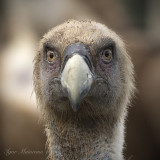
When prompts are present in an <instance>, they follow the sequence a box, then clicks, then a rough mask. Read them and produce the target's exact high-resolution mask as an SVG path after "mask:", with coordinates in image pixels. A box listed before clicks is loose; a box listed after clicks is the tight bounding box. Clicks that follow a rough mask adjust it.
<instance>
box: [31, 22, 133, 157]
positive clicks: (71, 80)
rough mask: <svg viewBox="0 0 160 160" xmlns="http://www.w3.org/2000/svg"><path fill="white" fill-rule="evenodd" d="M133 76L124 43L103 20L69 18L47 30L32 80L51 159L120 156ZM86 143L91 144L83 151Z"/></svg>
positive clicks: (37, 56)
mask: <svg viewBox="0 0 160 160" xmlns="http://www.w3.org/2000/svg"><path fill="white" fill-rule="evenodd" d="M133 81H134V78H133V65H132V63H131V60H130V57H129V55H128V54H127V52H126V49H125V46H124V43H123V41H122V40H121V38H120V37H119V36H118V35H117V34H116V33H115V32H113V31H112V30H110V29H108V28H107V27H106V26H105V25H103V24H100V23H97V22H94V21H76V20H70V21H67V22H65V23H63V24H61V25H59V26H57V27H55V28H53V29H51V30H50V31H49V32H48V33H47V34H45V35H44V37H43V39H42V40H41V41H40V46H39V51H38V53H37V55H36V57H35V64H34V85H35V92H36V95H37V99H38V102H39V105H40V108H41V111H42V113H43V115H42V116H43V117H44V119H45V121H46V132H47V137H48V144H49V153H50V157H51V159H63V158H64V159H70V160H71V159H89V158H90V159H92V160H94V159H96V158H97V157H98V159H104V158H106V157H107V158H108V159H109V158H110V159H114V157H116V158H118V159H119V160H120V159H123V158H122V157H123V156H122V155H121V153H122V148H123V128H124V126H123V122H124V118H125V116H126V111H127V109H126V108H127V105H128V103H129V101H130V98H131V95H132V93H133V89H134V83H133ZM66 134H68V136H66ZM82 134H83V135H82ZM55 137H57V138H55ZM101 141H103V142H101ZM118 143H119V144H118ZM84 144H85V145H86V148H87V147H89V146H94V147H93V148H94V149H93V148H92V149H91V148H89V149H88V150H90V151H89V152H88V151H85V149H84V146H83V145H84ZM96 144H97V147H96ZM116 144H117V145H118V146H116ZM108 145H110V147H108ZM56 146H57V147H56ZM113 146H115V147H113ZM73 148H74V149H73ZM108 148H110V150H111V151H112V152H110V151H109V149H108ZM73 150H74V151H73ZM82 151H83V152H82ZM85 152H86V156H85V154H84V153H85ZM95 154H97V157H96V156H95V157H94V155H95ZM100 157H101V158H100ZM107 158H106V159H107Z"/></svg>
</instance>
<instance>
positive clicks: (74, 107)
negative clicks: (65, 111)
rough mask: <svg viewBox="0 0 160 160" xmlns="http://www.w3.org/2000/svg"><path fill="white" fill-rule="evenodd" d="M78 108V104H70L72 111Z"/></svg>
mask: <svg viewBox="0 0 160 160" xmlns="http://www.w3.org/2000/svg"><path fill="white" fill-rule="evenodd" d="M78 108H79V104H78V103H77V104H72V109H73V111H74V112H77V111H78Z"/></svg>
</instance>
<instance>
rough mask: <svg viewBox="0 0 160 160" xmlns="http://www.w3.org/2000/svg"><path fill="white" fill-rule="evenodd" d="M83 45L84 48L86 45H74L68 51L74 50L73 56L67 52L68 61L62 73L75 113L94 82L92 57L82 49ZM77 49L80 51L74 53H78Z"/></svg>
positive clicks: (62, 82) (63, 85) (64, 87)
mask: <svg viewBox="0 0 160 160" xmlns="http://www.w3.org/2000/svg"><path fill="white" fill-rule="evenodd" d="M81 45H82V46H83V45H84V44H73V45H72V46H70V47H69V48H68V50H67V51H70V50H72V54H71V53H70V52H68V53H67V51H66V57H67V60H66V62H64V66H63V70H62V73H61V84H62V88H63V90H64V91H65V93H66V94H67V97H68V98H69V100H70V103H71V106H72V108H73V110H74V111H75V112H76V111H77V110H78V107H79V104H80V102H81V100H82V99H83V98H84V96H85V95H86V94H87V93H88V91H89V90H90V88H91V85H92V82H93V74H92V72H91V68H92V67H91V66H92V63H91V61H90V57H88V56H89V55H88V53H87V50H86V49H85V48H84V46H83V48H81V47H82V46H81ZM70 48H71V49H70ZM77 48H79V49H80V50H79V52H77V53H74V51H78V49H77ZM81 49H82V50H81ZM82 51H83V52H82ZM84 51H85V52H84ZM84 53H85V54H84ZM68 57H69V58H68Z"/></svg>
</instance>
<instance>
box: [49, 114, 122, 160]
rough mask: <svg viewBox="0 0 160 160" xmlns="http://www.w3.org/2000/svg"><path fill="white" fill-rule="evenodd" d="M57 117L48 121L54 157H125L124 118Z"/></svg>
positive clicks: (82, 159)
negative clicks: (123, 153)
mask: <svg viewBox="0 0 160 160" xmlns="http://www.w3.org/2000/svg"><path fill="white" fill-rule="evenodd" d="M53 117H54V118H53ZM55 117H56V116H51V117H50V118H51V119H49V121H48V123H47V125H46V132H47V139H48V140H47V142H48V149H49V158H50V159H51V160H89V159H90V160H123V156H122V148H123V120H119V121H117V122H116V123H115V122H114V123H110V124H109V121H107V120H105V119H101V120H99V119H98V118H96V119H92V118H88V119H85V120H78V119H76V118H75V119H74V118H73V119H72V118H70V119H69V120H66V119H63V120H62V119H61V118H55Z"/></svg>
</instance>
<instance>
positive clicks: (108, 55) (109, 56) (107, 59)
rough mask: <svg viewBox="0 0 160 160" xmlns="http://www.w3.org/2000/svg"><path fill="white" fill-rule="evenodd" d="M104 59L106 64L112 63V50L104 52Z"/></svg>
mask: <svg viewBox="0 0 160 160" xmlns="http://www.w3.org/2000/svg"><path fill="white" fill-rule="evenodd" d="M102 59H103V60H104V61H105V62H110V61H111V60H112V50H111V49H105V50H104V51H103V52H102Z"/></svg>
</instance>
